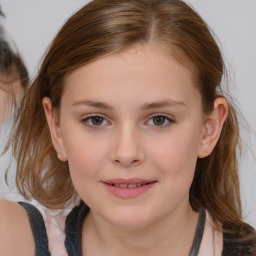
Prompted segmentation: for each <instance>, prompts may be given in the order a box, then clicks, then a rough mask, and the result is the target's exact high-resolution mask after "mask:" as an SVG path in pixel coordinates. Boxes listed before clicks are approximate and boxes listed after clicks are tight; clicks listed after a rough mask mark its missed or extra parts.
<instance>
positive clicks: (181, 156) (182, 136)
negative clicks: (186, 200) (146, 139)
mask: <svg viewBox="0 0 256 256" xmlns="http://www.w3.org/2000/svg"><path fill="white" fill-rule="evenodd" d="M193 130H194V129H193V127H192V126H191V125H190V127H186V126H185V127H180V128H179V129H178V130H177V131H175V132H173V133H171V134H170V136H169V137H168V138H165V139H163V140H162V141H160V144H159V147H153V146H152V145H151V147H150V148H152V150H151V151H150V152H151V153H150V157H151V159H152V161H153V162H152V164H153V165H155V167H156V168H157V169H158V170H160V173H161V174H162V175H163V177H166V182H168V183H169V184H170V185H171V186H175V187H177V188H178V187H179V186H180V187H181V188H184V186H185V187H187V189H189V187H190V185H191V183H192V180H193V176H194V172H195V166H196V161H197V152H198V147H199V144H200V134H199V133H198V132H197V133H194V132H193ZM195 130H197V131H199V130H198V129H195ZM195 130H194V131H195ZM160 145H161V146H160Z"/></svg>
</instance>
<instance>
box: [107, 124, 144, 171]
mask: <svg viewBox="0 0 256 256" xmlns="http://www.w3.org/2000/svg"><path fill="white" fill-rule="evenodd" d="M139 137H140V136H139V134H138V132H136V131H135V129H132V128H131V127H125V128H122V129H119V131H116V134H115V136H114V140H113V141H112V143H113V144H112V147H111V153H110V158H111V161H112V162H114V163H115V164H118V165H120V166H122V167H125V168H130V167H133V166H137V165H140V164H142V163H143V162H144V161H145V158H146V156H145V152H144V149H143V145H141V138H139Z"/></svg>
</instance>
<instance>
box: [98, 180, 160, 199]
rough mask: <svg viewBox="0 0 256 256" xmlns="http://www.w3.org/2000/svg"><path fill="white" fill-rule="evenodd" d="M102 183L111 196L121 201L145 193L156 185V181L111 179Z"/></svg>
mask: <svg viewBox="0 0 256 256" xmlns="http://www.w3.org/2000/svg"><path fill="white" fill-rule="evenodd" d="M102 183H103V184H104V185H105V187H106V189H107V190H108V191H109V192H110V193H111V194H112V195H114V196H116V197H119V198H122V199H130V198H135V197H138V196H140V195H141V194H144V193H146V192H147V191H148V190H150V189H151V188H152V187H153V186H154V185H155V184H156V183H157V181H155V180H142V179H113V180H107V181H104V182H102Z"/></svg>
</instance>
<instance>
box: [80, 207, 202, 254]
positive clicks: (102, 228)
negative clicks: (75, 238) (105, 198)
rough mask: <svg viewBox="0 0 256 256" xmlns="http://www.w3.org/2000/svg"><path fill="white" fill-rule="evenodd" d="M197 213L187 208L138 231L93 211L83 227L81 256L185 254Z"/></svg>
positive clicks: (193, 230)
mask: <svg viewBox="0 0 256 256" xmlns="http://www.w3.org/2000/svg"><path fill="white" fill-rule="evenodd" d="M197 221H198V213H196V212H194V211H193V210H192V208H191V207H190V206H186V207H181V208H180V209H178V210H177V211H176V212H174V213H171V214H169V215H168V216H164V217H163V218H161V219H160V220H157V221H155V222H154V223H151V224H149V225H146V226H143V227H140V228H132V229H131V228H123V227H119V226H115V225H112V224H111V223H108V222H107V221H105V220H104V219H102V218H101V217H100V216H98V215H97V214H94V213H93V212H92V211H91V212H89V214H88V216H87V217H86V219H85V221H84V224H83V232H82V241H83V243H82V244H83V246H82V251H83V255H86V256H87V255H88V256H90V255H111V256H115V255H118V256H124V255H127V252H128V253H129V255H134V256H141V255H148V256H151V255H152V256H153V255H162V256H165V255H184V256H187V255H188V254H189V251H190V249H191V246H192V243H193V239H194V235H195V231H196V226H197Z"/></svg>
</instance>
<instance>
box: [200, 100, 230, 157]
mask: <svg viewBox="0 0 256 256" xmlns="http://www.w3.org/2000/svg"><path fill="white" fill-rule="evenodd" d="M227 115H228V103H227V100H226V99H225V98H224V97H218V98H217V99H215V101H214V109H213V111H212V113H211V114H210V115H207V117H206V118H205V121H204V126H203V132H202V138H201V143H200V146H199V150H198V155H197V156H198V157H199V158H204V157H207V156H209V155H210V154H211V152H212V151H213V149H214V147H215V146H216V144H217V142H218V139H219V137H220V134H221V130H222V127H223V124H224V122H225V120H226V118H227Z"/></svg>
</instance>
